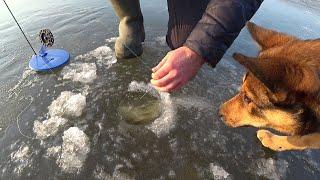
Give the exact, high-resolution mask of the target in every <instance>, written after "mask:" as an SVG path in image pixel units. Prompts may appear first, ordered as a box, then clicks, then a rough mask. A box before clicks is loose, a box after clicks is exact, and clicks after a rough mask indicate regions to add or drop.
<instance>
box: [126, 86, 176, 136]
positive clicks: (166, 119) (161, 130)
mask: <svg viewBox="0 0 320 180" xmlns="http://www.w3.org/2000/svg"><path fill="white" fill-rule="evenodd" d="M128 91H138V92H147V93H150V94H151V95H152V96H154V97H156V98H158V99H159V100H160V102H161V107H162V112H161V115H160V116H159V117H158V118H157V119H156V120H154V121H153V122H152V123H151V124H149V125H147V126H146V127H147V128H148V129H149V130H151V131H152V132H153V133H154V134H156V135H157V136H158V137H161V136H164V135H167V134H169V132H170V130H171V129H173V128H174V127H175V121H174V120H175V115H176V110H175V107H174V105H173V103H172V100H171V97H170V94H169V93H164V92H158V91H157V90H156V89H154V88H153V87H152V85H151V84H146V83H144V82H136V81H132V82H131V83H130V84H129V89H128Z"/></svg>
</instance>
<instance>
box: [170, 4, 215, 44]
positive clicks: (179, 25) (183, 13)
mask: <svg viewBox="0 0 320 180" xmlns="http://www.w3.org/2000/svg"><path fill="white" fill-rule="evenodd" d="M209 1H210V0H167V2H168V12H169V22H168V32H167V37H166V39H167V44H168V46H169V47H170V48H171V49H176V48H179V47H181V46H182V45H183V44H184V43H185V41H186V40H187V38H188V36H189V34H190V33H191V31H192V30H193V28H194V27H195V25H196V24H197V23H198V21H199V20H200V19H201V17H202V15H203V13H204V12H205V10H206V7H207V5H208V3H209Z"/></svg>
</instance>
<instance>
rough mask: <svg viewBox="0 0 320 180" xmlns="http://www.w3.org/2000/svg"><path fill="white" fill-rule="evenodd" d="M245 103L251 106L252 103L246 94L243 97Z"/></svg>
mask: <svg viewBox="0 0 320 180" xmlns="http://www.w3.org/2000/svg"><path fill="white" fill-rule="evenodd" d="M243 101H244V102H245V103H247V104H249V103H250V102H251V99H250V98H249V97H248V96H247V95H246V94H245V95H243Z"/></svg>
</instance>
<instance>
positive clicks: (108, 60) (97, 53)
mask: <svg viewBox="0 0 320 180" xmlns="http://www.w3.org/2000/svg"><path fill="white" fill-rule="evenodd" d="M82 59H84V60H85V61H93V60H97V63H98V65H101V66H102V65H104V66H106V67H107V68H109V67H111V65H112V64H114V63H116V62H117V58H116V56H115V53H114V51H113V50H112V49H111V48H110V47H109V46H100V47H98V48H97V49H95V50H93V51H90V52H88V53H86V54H82V55H79V56H77V57H76V58H75V60H82Z"/></svg>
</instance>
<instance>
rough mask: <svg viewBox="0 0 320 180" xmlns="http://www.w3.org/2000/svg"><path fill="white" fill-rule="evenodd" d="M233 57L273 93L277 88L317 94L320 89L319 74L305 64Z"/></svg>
mask: <svg viewBox="0 0 320 180" xmlns="http://www.w3.org/2000/svg"><path fill="white" fill-rule="evenodd" d="M233 57H234V59H235V60H237V61H238V62H239V63H240V64H242V65H243V66H245V67H246V68H247V69H248V70H249V71H250V72H251V73H253V75H254V76H255V77H256V78H258V79H259V80H260V81H261V82H262V83H263V84H264V85H265V86H266V87H267V88H269V89H270V90H271V91H273V92H274V90H275V88H285V89H287V90H291V91H296V92H305V93H316V92H318V91H319V89H320V79H319V76H318V73H317V72H316V71H315V70H314V69H312V68H310V67H307V66H305V65H303V64H298V63H294V62H291V61H287V60H279V59H260V58H253V57H246V56H244V55H242V54H237V53H235V54H234V55H233Z"/></svg>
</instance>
